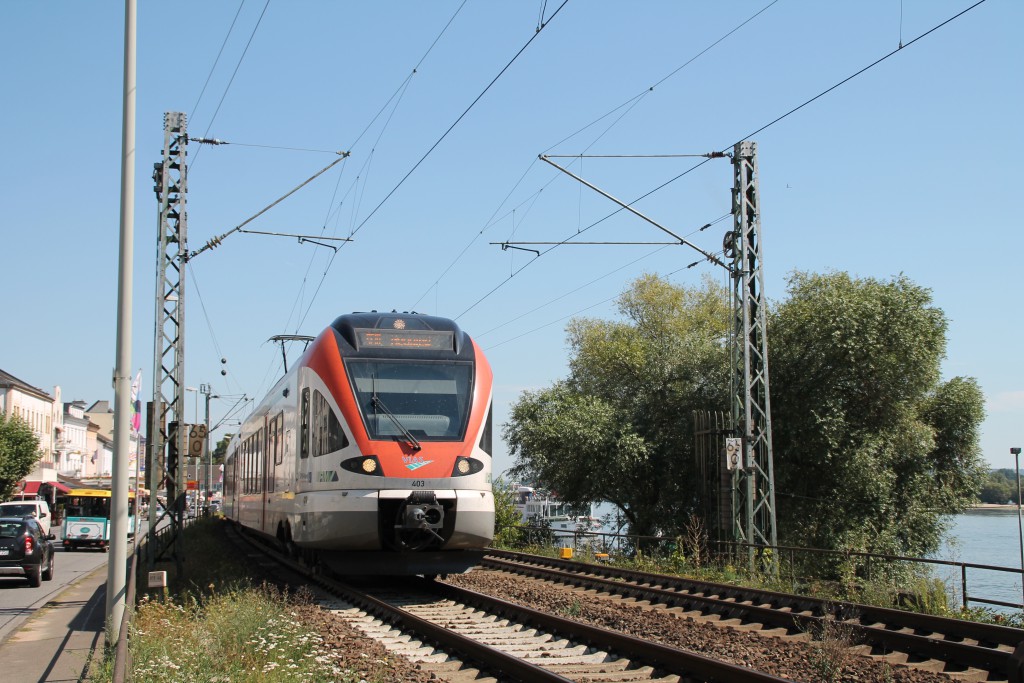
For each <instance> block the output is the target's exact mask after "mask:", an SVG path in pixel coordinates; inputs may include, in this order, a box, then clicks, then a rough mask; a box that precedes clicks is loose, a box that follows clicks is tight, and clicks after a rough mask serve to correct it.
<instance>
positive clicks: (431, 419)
mask: <svg viewBox="0 0 1024 683" xmlns="http://www.w3.org/2000/svg"><path fill="white" fill-rule="evenodd" d="M346 367H347V369H348V374H349V377H350V378H351V381H352V389H353V391H354V392H355V395H356V402H357V403H358V405H359V410H360V412H361V413H362V416H363V423H364V424H365V425H366V429H367V433H368V434H369V436H370V438H371V439H390V438H393V437H398V438H401V436H402V435H403V433H404V431H403V430H407V431H408V432H409V433H410V434H412V435H413V436H415V437H416V439H418V440H421V441H460V440H461V439H462V438H463V435H464V434H465V432H466V422H467V419H468V417H469V408H470V404H471V403H472V398H473V368H472V366H471V365H470V364H468V363H414V362H408V363H403V362H395V361H364V360H354V359H353V360H350V361H349V362H348V363H347V364H346Z"/></svg>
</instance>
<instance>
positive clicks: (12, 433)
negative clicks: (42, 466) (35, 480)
mask: <svg viewBox="0 0 1024 683" xmlns="http://www.w3.org/2000/svg"><path fill="white" fill-rule="evenodd" d="M39 455H40V454H39V439H38V438H37V437H36V435H35V434H34V433H33V432H32V428H31V427H29V426H28V424H27V423H25V421H24V420H22V419H20V418H18V417H16V416H11V417H8V416H7V415H5V414H4V413H0V500H7V499H8V498H10V497H11V494H13V493H14V487H15V485H17V483H18V482H19V481H21V480H22V479H24V478H25V476H26V475H28V473H29V472H31V471H32V468H33V467H34V466H35V464H36V462H37V461H38V460H39Z"/></svg>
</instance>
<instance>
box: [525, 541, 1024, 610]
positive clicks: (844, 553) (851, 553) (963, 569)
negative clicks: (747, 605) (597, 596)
mask: <svg viewBox="0 0 1024 683" xmlns="http://www.w3.org/2000/svg"><path fill="white" fill-rule="evenodd" d="M511 528H514V529H519V530H521V531H524V532H527V533H529V534H535V533H549V534H551V535H552V536H553V537H555V538H556V539H563V540H568V539H569V538H570V537H572V539H573V543H574V545H576V544H577V542H578V541H579V540H580V539H586V538H588V537H589V538H594V539H597V538H598V537H600V539H601V541H602V542H603V544H604V545H606V546H610V545H612V544H613V543H614V542H615V541H617V540H619V539H625V540H626V541H628V542H632V543H634V544H636V545H639V544H640V542H641V541H646V542H651V543H666V542H667V543H675V542H677V541H678V540H679V539H678V538H677V537H675V536H643V535H639V534H613V533H607V532H603V531H574V530H568V529H547V528H544V527H542V526H530V525H513V526H512V527H511ZM608 538H611V539H612V541H608V540H606V539H608ZM708 544H709V545H717V546H720V547H721V546H725V547H726V548H727V549H732V548H753V549H755V550H758V551H764V550H771V551H778V552H780V553H781V552H782V551H785V552H787V553H788V554H789V556H790V563H791V564H793V563H794V559H793V556H794V555H795V554H796V553H798V552H799V553H810V554H815V553H816V554H822V555H833V556H839V557H846V558H850V557H860V558H865V559H867V560H869V561H870V560H872V559H877V560H884V561H890V562H893V561H898V562H915V563H919V564H931V565H941V566H947V567H958V568H959V569H960V595H961V602H962V605H963V607H964V609H967V608H968V606H969V603H971V602H976V603H982V604H986V605H998V606H1000V607H1010V608H1013V609H1024V604H1022V603H1012V602H1002V601H999V600H991V599H988V598H981V597H976V596H973V595H969V594H968V592H967V570H968V569H978V570H983V571H997V572H1004V573H1009V574H1017V575H1020V576H1022V577H1024V570H1022V569H1020V568H1017V567H1000V566H996V565H989V564H978V563H975V562H957V561H953V560H938V559H932V558H927V557H906V556H903V555H884V554H880V553H869V552H862V551H859V550H831V549H827V548H802V547H799V546H784V545H775V546H771V545H760V544H756V543H744V542H741V541H712V540H709V541H708ZM868 567H870V564H869V565H868ZM869 571H870V569H869Z"/></svg>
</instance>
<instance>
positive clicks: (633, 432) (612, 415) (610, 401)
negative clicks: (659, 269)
mask: <svg viewBox="0 0 1024 683" xmlns="http://www.w3.org/2000/svg"><path fill="white" fill-rule="evenodd" d="M618 308H619V311H620V313H621V314H622V317H623V319H622V320H621V321H604V320H592V319H578V320H574V321H572V322H571V323H570V325H569V328H568V336H569V343H570V346H571V349H572V353H571V360H570V370H571V372H570V376H569V378H568V379H567V380H565V381H562V382H558V383H556V384H555V385H554V386H552V387H550V388H548V389H543V390H540V391H536V392H526V393H524V394H523V395H522V396H521V397H520V399H519V401H518V402H516V404H514V405H513V407H512V414H511V417H510V419H509V421H508V422H507V423H506V424H505V426H504V436H505V439H506V441H507V443H508V444H509V449H510V451H511V453H512V455H514V456H515V457H516V467H515V469H514V475H515V476H517V477H522V478H525V479H532V480H535V481H538V482H542V483H543V484H544V485H545V486H546V487H548V488H551V489H554V490H556V491H558V495H559V497H560V498H561V499H563V500H565V501H567V502H569V503H570V504H573V505H576V506H581V505H586V504H588V503H590V502H592V501H598V500H603V501H608V502H610V503H612V504H614V505H615V506H616V507H618V508H619V510H621V511H622V513H623V515H624V516H625V517H626V518H627V519H628V520H629V522H630V528H631V531H632V532H634V533H640V534H651V533H658V532H665V533H674V532H676V531H677V530H679V529H680V528H682V525H683V524H685V521H686V515H687V513H688V512H689V511H690V510H691V509H692V507H693V504H694V501H695V498H694V496H695V491H696V486H695V482H694V479H693V477H694V471H693V460H694V458H693V432H692V425H691V424H690V419H689V415H690V413H691V411H692V410H696V409H706V408H709V407H710V408H717V409H724V408H725V407H726V406H727V405H728V388H729V380H728V377H729V376H728V347H727V345H726V340H727V338H728V324H729V309H728V292H727V291H726V290H725V289H724V288H723V287H722V286H720V285H718V284H716V283H715V282H714V281H713V280H711V279H706V280H705V281H704V283H703V286H701V287H694V288H687V287H676V286H674V285H672V284H671V283H669V282H667V281H665V280H664V279H662V278H659V277H657V276H651V275H648V276H644V277H642V278H640V279H639V280H637V281H636V282H634V283H633V285H632V286H631V287H630V288H629V289H628V290H627V291H626V292H625V293H623V294H622V296H620V297H619V300H618Z"/></svg>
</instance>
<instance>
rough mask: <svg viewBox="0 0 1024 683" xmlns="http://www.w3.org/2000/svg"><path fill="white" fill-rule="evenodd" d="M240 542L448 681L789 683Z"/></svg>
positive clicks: (492, 601) (418, 582) (509, 606)
mask: <svg viewBox="0 0 1024 683" xmlns="http://www.w3.org/2000/svg"><path fill="white" fill-rule="evenodd" d="M238 538H239V542H240V543H241V542H243V541H242V539H243V538H244V539H245V541H244V542H246V543H247V544H248V546H249V547H250V548H256V549H259V551H260V552H261V553H265V554H266V555H267V556H268V557H270V558H272V559H273V561H274V562H276V563H277V564H278V565H280V566H281V567H282V568H284V570H285V571H288V572H292V573H295V574H299V575H301V576H302V577H303V578H304V580H306V581H308V582H309V583H310V584H312V585H315V586H316V587H317V588H319V589H320V593H321V595H323V594H326V595H324V597H322V598H321V600H320V602H321V606H322V607H324V608H325V609H328V610H330V611H331V612H332V613H333V614H335V615H336V616H337V617H338V618H340V619H343V620H345V621H347V622H348V623H349V624H350V625H352V626H355V627H356V628H358V629H360V630H361V631H363V632H364V633H366V634H368V635H370V636H372V637H374V638H375V639H377V640H379V641H381V642H382V643H384V644H385V646H386V647H388V648H389V649H390V650H391V651H392V652H394V653H396V654H400V655H402V656H404V657H406V658H408V659H410V660H412V661H414V662H416V663H417V664H418V665H419V666H420V667H421V668H423V669H424V670H427V671H430V672H432V673H433V674H434V675H435V676H437V678H439V679H441V680H447V681H485V680H497V681H524V682H532V681H537V682H546V681H560V682H565V681H578V680H586V681H637V682H641V681H651V682H657V683H677V682H683V683H689V682H691V681H694V682H696V681H721V682H725V683H748V682H751V683H753V682H758V683H769V682H775V683H781V682H782V681H785V680H787V679H783V678H778V677H776V676H773V675H769V674H766V673H762V672H759V671H756V670H753V669H750V668H748V667H744V666H739V665H735V664H730V663H728V662H722V661H717V660H715V659H712V658H710V657H705V656H702V655H700V654H697V653H694V652H689V651H686V650H681V649H678V648H674V647H670V646H667V645H661V644H658V643H650V642H646V641H644V640H641V639H639V638H635V637H632V636H628V635H625V634H622V633H618V632H615V631H611V630H608V629H603V628H598V627H594V626H589V625H586V624H580V623H578V622H575V621H572V620H570V619H564V618H561V617H557V616H554V615H551V614H547V613H544V612H541V611H538V610H532V609H529V608H527V607H523V606H520V605H516V604H513V603H511V602H506V601H503V600H500V599H497V598H494V597H491V596H488V595H484V594H481V593H476V592H474V591H470V590H466V589H461V588H458V587H455V586H450V585H446V584H443V583H439V582H434V581H430V580H426V579H419V578H416V579H413V580H410V579H404V580H402V581H401V583H400V584H396V583H395V582H391V583H388V584H379V583H378V584H368V585H359V586H356V585H354V584H352V583H348V582H342V581H337V580H334V579H332V578H328V577H325V576H322V575H316V574H314V573H312V572H310V571H309V569H308V568H307V567H305V566H303V565H300V564H298V563H296V562H294V561H292V560H290V559H288V558H287V557H285V556H284V555H281V554H280V553H277V552H276V551H273V550H271V549H269V548H267V547H266V546H264V545H262V544H259V543H256V542H254V541H252V540H251V539H248V538H247V537H241V536H240V537H238Z"/></svg>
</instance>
